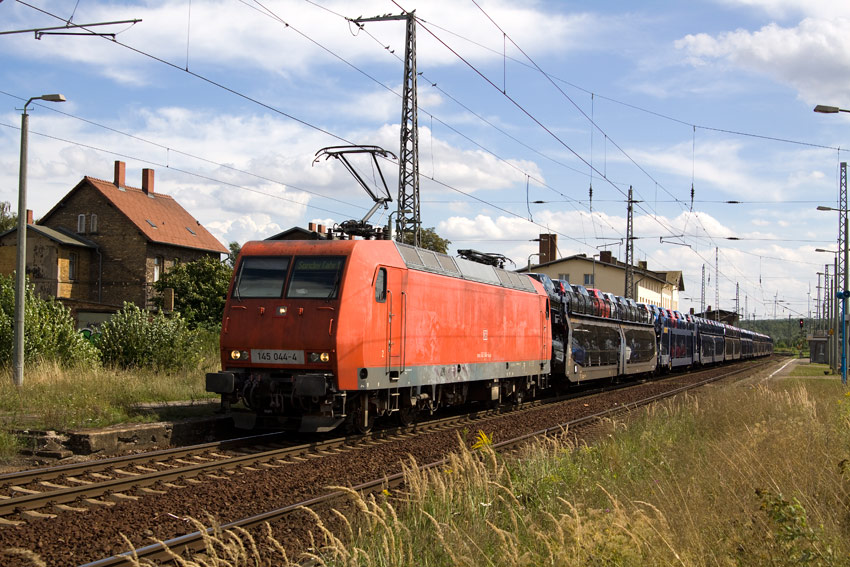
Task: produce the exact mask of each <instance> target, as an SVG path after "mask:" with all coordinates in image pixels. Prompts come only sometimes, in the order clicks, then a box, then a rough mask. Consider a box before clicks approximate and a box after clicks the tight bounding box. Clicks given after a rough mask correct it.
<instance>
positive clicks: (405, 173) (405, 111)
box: [352, 10, 422, 246]
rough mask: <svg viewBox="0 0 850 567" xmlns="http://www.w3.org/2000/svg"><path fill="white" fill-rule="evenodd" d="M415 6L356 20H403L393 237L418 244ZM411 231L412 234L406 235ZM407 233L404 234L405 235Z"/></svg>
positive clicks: (419, 225)
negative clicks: (406, 10) (404, 22)
mask: <svg viewBox="0 0 850 567" xmlns="http://www.w3.org/2000/svg"><path fill="white" fill-rule="evenodd" d="M415 14H416V10H413V11H412V12H407V13H406V14H400V15H385V16H375V17H374V18H357V19H356V20H352V21H353V22H355V23H358V24H360V23H363V22H385V21H389V20H405V21H406V22H407V33H406V36H405V46H404V87H403V89H402V101H401V135H400V143H399V153H398V158H399V159H398V216H397V217H396V237H395V238H396V240H398V241H399V242H405V241H407V242H408V244H413V245H414V246H419V240H420V232H421V225H422V221H421V220H420V216H419V119H418V117H417V116H418V113H419V111H418V108H417V102H416V15H415ZM408 233H410V234H411V235H412V236H407V237H406V235H407V234H408ZM405 237H406V238H405Z"/></svg>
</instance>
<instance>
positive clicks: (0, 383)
mask: <svg viewBox="0 0 850 567" xmlns="http://www.w3.org/2000/svg"><path fill="white" fill-rule="evenodd" d="M214 354H217V353H214ZM218 365H219V361H218V360H217V358H215V356H214V355H213V353H208V354H207V356H206V357H205V358H204V362H203V363H202V364H201V365H200V366H197V367H193V368H189V369H184V370H181V371H179V372H173V373H157V372H153V371H150V370H120V369H112V368H103V367H100V366H94V367H87V368H62V367H59V366H57V365H55V364H41V365H38V366H31V367H27V369H26V372H25V373H24V383H23V386H21V387H20V388H17V387H15V386H14V384H13V383H12V378H11V373H10V372H9V371H8V370H7V371H6V372H5V373H3V374H2V375H0V429H2V430H5V431H10V430H14V429H56V430H67V429H74V428H83V427H103V426H106V425H113V424H116V423H128V422H145V421H156V420H157V419H159V416H158V414H157V413H156V412H151V411H146V410H144V409H143V408H140V407H139V404H143V403H147V402H168V401H178V400H199V399H205V398H214V397H215V396H214V395H213V394H209V393H207V392H206V391H204V375H205V374H206V373H207V372H211V371H214V370H217V369H218Z"/></svg>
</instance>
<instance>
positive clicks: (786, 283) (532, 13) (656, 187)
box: [0, 0, 850, 318]
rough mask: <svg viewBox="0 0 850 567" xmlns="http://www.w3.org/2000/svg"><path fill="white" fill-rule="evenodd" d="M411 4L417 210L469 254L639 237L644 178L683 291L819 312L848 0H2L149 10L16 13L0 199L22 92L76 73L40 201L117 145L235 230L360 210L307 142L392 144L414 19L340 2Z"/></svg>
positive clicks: (849, 31) (135, 177)
mask: <svg viewBox="0 0 850 567" xmlns="http://www.w3.org/2000/svg"><path fill="white" fill-rule="evenodd" d="M399 6H400V8H399ZM401 9H404V10H414V9H415V10H416V14H417V16H418V17H419V18H420V19H421V23H420V25H419V27H418V28H417V52H418V58H417V67H418V71H419V72H420V73H421V75H420V76H419V107H420V113H419V126H420V138H419V149H420V172H421V176H422V177H421V201H422V220H423V224H424V226H426V227H436V230H437V232H438V233H439V234H440V235H441V236H443V237H444V238H448V239H449V240H451V241H452V251H454V250H456V249H459V248H474V249H478V250H481V251H486V252H498V253H501V254H504V255H506V256H508V257H509V258H511V259H512V260H513V261H514V262H515V264H516V265H517V266H518V267H521V266H524V265H525V264H526V263H527V262H528V260H529V256H530V255H532V254H533V253H535V252H536V251H537V244H536V243H535V242H532V241H531V240H532V239H533V238H535V237H537V235H538V234H539V233H541V232H554V233H557V234H558V244H559V252H560V254H561V255H562V256H568V255H571V254H576V253H585V254H587V255H592V254H598V253H599V251H600V250H601V249H605V248H606V247H607V249H609V250H611V251H612V252H613V253H614V255H615V256H616V257H618V258H621V259H622V258H624V257H625V249H624V248H623V243H622V242H623V238H624V236H625V232H626V202H625V201H626V196H625V195H626V194H627V191H628V188H629V186H632V187H633V189H634V194H635V199H637V200H640V201H641V202H640V203H639V204H637V205H636V210H635V217H634V227H635V236H637V237H638V239H637V240H636V241H635V256H636V259H638V260H646V261H647V263H648V266H649V268H650V269H657V270H682V271H683V272H684V275H685V288H686V290H685V292H684V293H683V299H682V301H681V307H682V308H683V309H687V308H689V307H691V306H694V307H696V309H697V310H699V307H700V302H701V286H702V267H703V265H705V269H706V274H707V278H709V279H710V281H708V282H707V286H706V294H705V303H706V305H715V304H716V302H715V293H718V294H719V298H720V307H721V308H724V309H733V308H734V302H735V290H736V284H737V286H738V289H739V300H740V309H741V310H743V309H744V307H745V305H746V307H747V313H748V315H749V316H752V315H753V314H755V316H756V317H759V318H761V317H772V316H773V314H774V310H775V312H776V315H777V317H783V318H785V317H788V316H789V315H790V316H791V317H792V318H796V317H798V316H808V314H809V312H810V311H813V310H814V309H815V302H816V298H817V296H818V290H817V283H818V276H817V273H818V272H823V269H824V265H825V264H832V262H833V256H832V255H830V254H824V253H817V252H815V251H814V250H815V248H827V249H835V248H836V244H835V241H836V238H837V233H838V215H837V213H832V212H818V211H816V207H817V205H819V204H823V205H829V206H835V205H836V201H837V197H838V164H839V162H840V161H841V160H845V161H846V160H847V159H848V157H850V156H848V153H847V152H846V151H844V150H841V151H839V148H840V147H846V146H850V143H848V142H847V141H846V140H847V139H848V137H850V121H848V117H847V116H848V115H844V114H841V115H821V114H815V113H813V112H812V109H813V107H814V106H815V105H816V104H826V105H834V106H840V107H845V108H850V5H847V4H844V3H835V2H832V1H830V2H826V1H819V0H806V1H804V0H775V1H771V0H716V1H698V0H697V1H691V2H673V1H655V2H639V3H635V2H622V1H603V2H558V1H548V2H546V1H526V2H523V1H517V0H514V1H501V0H476V1H475V2H473V1H472V0H451V1H449V0H445V1H444V0H431V1H427V2H422V1H420V2H418V3H417V2H415V1H409V2H402V1H400V0H399V3H398V5H397V4H395V3H393V2H391V1H384V0H374V1H364V2H353V1H344V2H343V1H327V0H312V1H306V0H285V1H273V0H263V1H260V2H257V1H254V0H208V1H205V2H197V1H195V2H190V1H189V0H159V1H156V0H149V1H141V0H137V1H129V0H128V1H117V0H116V1H113V2H102V1H99V2H95V1H93V0H79V1H77V0H73V1H69V0H26V2H19V1H15V0H0V31H12V30H22V29H31V28H40V27H50V26H59V25H64V23H65V22H66V21H68V20H69V19H70V20H71V21H72V22H74V23H77V24H86V23H94V22H110V21H117V20H130V19H141V20H142V22H140V23H138V24H136V25H129V24H120V25H112V26H106V27H103V28H93V29H97V30H98V31H104V32H109V33H116V34H117V35H116V36H115V39H116V41H112V40H110V39H104V38H99V37H80V36H60V35H52V36H43V37H42V38H41V39H40V40H37V39H35V37H34V34H33V33H31V32H30V33H22V34H7V35H0V53H3V58H2V64H0V201H9V202H10V203H11V204H12V208H13V210H15V209H16V208H17V188H18V163H19V151H20V122H21V117H20V114H21V108H22V107H23V103H24V102H25V101H26V100H27V99H28V98H29V97H33V96H38V95H41V94H46V93H56V92H59V93H62V94H64V95H65V96H66V97H67V99H68V101H67V102H65V103H62V104H55V103H39V102H38V101H36V103H35V104H33V105H31V107H30V108H31V112H30V144H29V177H28V186H29V191H28V206H29V208H31V209H33V210H34V212H35V216H36V218H38V217H39V216H41V215H43V214H45V213H46V212H47V211H48V210H49V209H50V208H51V207H52V206H53V205H54V204H55V203H56V202H57V201H58V200H59V199H60V198H61V197H62V196H63V195H64V194H65V193H66V192H67V191H69V190H70V189H71V188H72V187H73V186H74V185H75V184H76V183H77V182H78V181H79V180H80V179H81V178H82V177H83V176H85V175H90V176H93V177H98V178H101V179H112V168H113V162H114V161H115V160H116V159H120V160H123V161H125V162H126V163H127V180H128V184H131V185H136V186H139V185H140V184H141V170H142V168H146V167H150V168H153V169H155V170H156V190H157V191H160V192H163V193H167V194H169V195H172V196H173V197H175V198H176V199H177V200H178V201H179V202H180V203H181V204H182V205H183V206H184V207H185V208H186V209H187V210H188V211H189V212H190V213H191V214H193V215H194V216H195V217H196V218H197V219H198V220H200V221H201V223H203V224H204V225H205V226H206V227H207V228H208V229H210V231H211V232H212V233H213V234H215V235H216V236H217V237H218V238H219V239H220V240H221V241H222V242H223V243H224V244H227V243H228V242H229V241H233V240H235V241H238V242H240V243H244V242H245V241H247V240H251V239H261V238H264V237H266V236H269V235H271V234H274V233H276V232H279V231H281V230H285V229H287V228H290V227H292V226H304V227H306V225H307V223H308V222H320V223H323V224H325V225H333V224H334V223H336V222H341V221H344V220H348V219H352V218H357V219H359V218H361V217H362V216H363V215H364V214H365V213H366V211H367V210H368V209H369V208H370V207H371V205H372V202H371V200H370V199H369V197H368V195H366V193H365V192H364V191H363V190H362V189H360V188H359V186H357V185H356V183H355V182H354V181H353V179H352V178H351V177H350V176H349V174H348V173H347V172H346V171H345V170H344V169H343V167H342V166H341V164H339V163H337V162H335V161H334V160H330V161H324V160H323V161H319V162H317V163H315V164H313V157H314V154H315V153H316V151H317V150H319V149H320V148H323V147H326V146H332V145H340V144H345V143H358V144H370V145H378V146H381V147H383V148H385V149H387V150H389V151H391V152H393V153H396V154H397V153H398V144H399V140H398V136H399V134H398V131H399V120H400V112H401V98H400V93H401V82H402V69H403V64H402V60H401V59H402V57H403V51H404V24H403V23H402V22H380V23H369V24H366V26H365V28H364V29H362V30H358V29H357V27H356V26H354V25H353V24H351V23H350V22H349V21H347V20H346V18H356V17H358V16H364V17H367V16H375V15H379V14H387V13H392V14H398V13H400V11H401ZM382 167H383V171H384V174H385V175H386V176H387V178H388V181H389V183H390V187H391V193H392V196H393V198H395V196H396V190H397V165H396V164H395V163H393V162H390V163H385V164H384V165H383V166H382ZM364 174H366V175H368V176H371V175H372V172H371V170H369V169H364ZM591 186H592V188H593V198H592V202H591V200H590V188H591ZM692 187H693V190H694V199H693V204H692V203H691V188H692ZM730 200H734V201H741V202H742V204H726V203H725V201H730ZM534 201H543V203H538V204H535V203H533V202H534ZM393 210H395V203H392V204H391V205H390V210H389V211H382V212H381V213H378V214H376V215H375V216H374V217H373V219H372V221H373V222H375V223H383V222H385V221H386V215H387V213H389V212H391V211H393ZM730 238H735V239H736V240H730ZM715 248H717V249H718V257H719V274H717V273H715ZM534 260H535V258H534V257H532V261H534ZM717 284H719V289H718V288H717V287H716V286H717ZM821 293H822V292H821Z"/></svg>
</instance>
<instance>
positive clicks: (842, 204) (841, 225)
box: [838, 161, 847, 290]
mask: <svg viewBox="0 0 850 567" xmlns="http://www.w3.org/2000/svg"><path fill="white" fill-rule="evenodd" d="M838 250H839V252H842V251H843V253H841V254H838V274H839V275H840V276H841V289H842V290H846V289H847V253H846V251H847V162H844V161H842V162H841V180H840V181H839V183H838Z"/></svg>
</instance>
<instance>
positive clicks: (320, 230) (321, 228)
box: [317, 224, 325, 234]
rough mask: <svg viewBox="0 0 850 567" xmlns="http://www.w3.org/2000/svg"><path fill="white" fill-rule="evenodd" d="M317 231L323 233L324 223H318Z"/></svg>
mask: <svg viewBox="0 0 850 567" xmlns="http://www.w3.org/2000/svg"><path fill="white" fill-rule="evenodd" d="M317 231H318V233H319V234H324V233H325V225H323V224H320V225H319V226H318V228H317Z"/></svg>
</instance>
